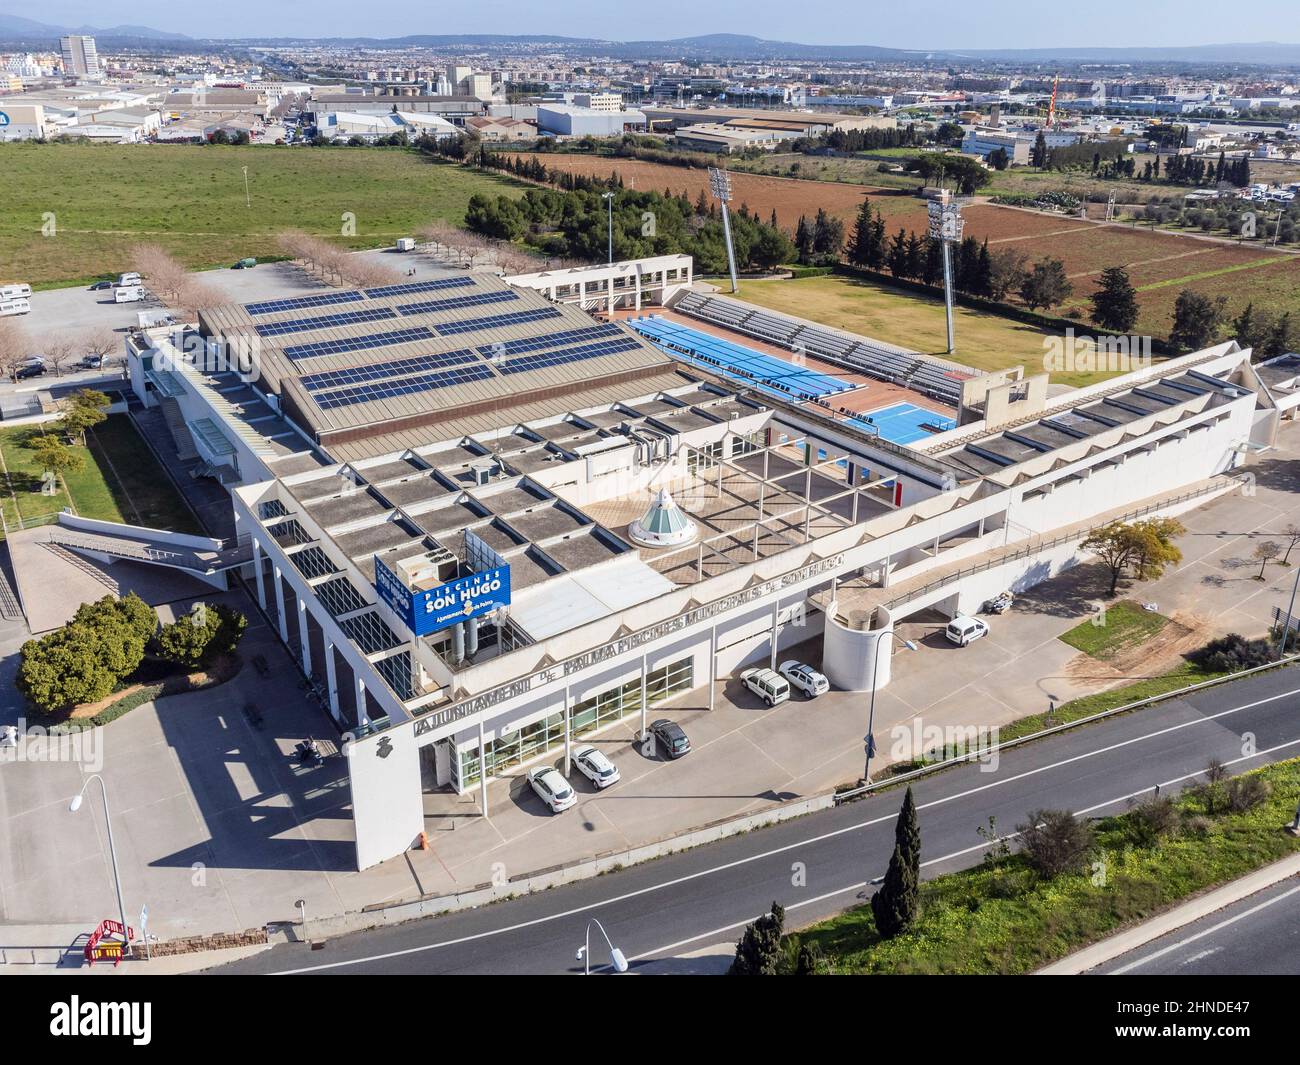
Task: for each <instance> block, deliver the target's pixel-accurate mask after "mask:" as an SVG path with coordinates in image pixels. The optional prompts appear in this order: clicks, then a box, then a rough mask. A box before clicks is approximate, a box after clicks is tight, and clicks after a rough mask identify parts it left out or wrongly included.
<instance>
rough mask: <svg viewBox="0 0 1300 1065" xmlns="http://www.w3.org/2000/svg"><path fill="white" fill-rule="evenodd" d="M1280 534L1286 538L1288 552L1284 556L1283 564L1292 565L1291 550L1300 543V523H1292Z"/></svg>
mask: <svg viewBox="0 0 1300 1065" xmlns="http://www.w3.org/2000/svg"><path fill="white" fill-rule="evenodd" d="M1279 535H1280V536H1281V537H1282V538H1283V539H1284V540H1286V554H1284V555H1283V556H1282V565H1284V566H1289V565H1291V552H1292V550H1293V549H1294V548H1295V545H1296V544H1300V525H1296V524H1294V523H1292V524H1290V525H1288V526H1287V527H1286V528H1285V529H1283V530H1282V532H1281V533H1280V534H1279Z"/></svg>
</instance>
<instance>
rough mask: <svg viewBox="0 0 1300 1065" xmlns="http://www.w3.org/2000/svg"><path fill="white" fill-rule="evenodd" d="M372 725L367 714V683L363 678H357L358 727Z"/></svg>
mask: <svg viewBox="0 0 1300 1065" xmlns="http://www.w3.org/2000/svg"><path fill="white" fill-rule="evenodd" d="M369 724H370V715H369V714H367V713H366V682H365V679H364V678H362V677H358V678H357V727H358V728H360V727H362V726H364V725H369Z"/></svg>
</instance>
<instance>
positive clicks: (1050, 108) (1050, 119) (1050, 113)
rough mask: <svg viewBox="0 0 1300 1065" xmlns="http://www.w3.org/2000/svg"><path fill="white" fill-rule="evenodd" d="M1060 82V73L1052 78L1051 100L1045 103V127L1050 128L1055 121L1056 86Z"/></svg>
mask: <svg viewBox="0 0 1300 1065" xmlns="http://www.w3.org/2000/svg"><path fill="white" fill-rule="evenodd" d="M1060 83H1061V75H1060V74H1057V75H1056V76H1055V77H1054V78H1052V101H1051V103H1049V104H1048V105H1047V128H1048V129H1052V128H1053V124H1054V123H1055V122H1056V87H1057V86H1058V85H1059V84H1060Z"/></svg>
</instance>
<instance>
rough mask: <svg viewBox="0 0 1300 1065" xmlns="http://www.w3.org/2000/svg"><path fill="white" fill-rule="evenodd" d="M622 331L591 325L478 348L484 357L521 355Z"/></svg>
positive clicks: (617, 334) (611, 326)
mask: <svg viewBox="0 0 1300 1065" xmlns="http://www.w3.org/2000/svg"><path fill="white" fill-rule="evenodd" d="M622 332H623V330H621V329H620V328H619V327H618V326H616V325H593V326H586V327H584V328H582V329H566V330H565V331H564V332H562V333H549V334H547V335H546V336H544V337H524V338H523V339H522V340H507V341H504V342H502V343H500V344H484V345H482V346H481V347H480V348H479V351H481V352H482V353H483V354H484V355H522V354H523V353H524V352H525V351H538V350H539V349H541V348H553V347H556V346H558V345H560V344H567V343H569V341H571V340H597V339H599V338H600V337H612V336H619V335H620V334H621V333H622Z"/></svg>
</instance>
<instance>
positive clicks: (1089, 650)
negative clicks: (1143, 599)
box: [1060, 600, 1169, 660]
mask: <svg viewBox="0 0 1300 1065" xmlns="http://www.w3.org/2000/svg"><path fill="white" fill-rule="evenodd" d="M1168 623H1169V619H1168V618H1167V617H1165V616H1164V615H1162V614H1156V613H1154V612H1152V611H1150V610H1143V609H1142V608H1141V607H1140V606H1139V605H1138V604H1137V603H1130V602H1128V601H1127V600H1124V601H1123V602H1119V603H1116V604H1115V605H1114V606H1110V607H1107V608H1106V613H1105V615H1104V624H1100V625H1099V624H1096V621H1095V619H1093V618H1089V619H1088V620H1087V621H1084V622H1080V623H1079V624H1078V625H1076V626H1075V627H1074V628H1072V629H1071V630H1070V631H1069V632H1066V633H1063V634H1062V635H1061V636H1060V640H1061V641H1062V642H1063V643H1068V644H1069V645H1070V646H1071V647H1074V648H1077V649H1078V650H1080V651H1082V652H1083V653H1084V654H1086V655H1091V656H1092V657H1093V658H1100V659H1103V660H1104V659H1107V658H1114V657H1115V656H1116V655H1118V654H1120V653H1121V652H1123V651H1127V650H1130V649H1131V648H1134V647H1137V646H1138V645H1139V644H1143V643H1146V641H1147V640H1149V639H1151V637H1152V636H1154V635H1155V634H1156V633H1158V632H1159V631H1160V630H1161V629H1163V628H1164V627H1165V625H1167V624H1168Z"/></svg>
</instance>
